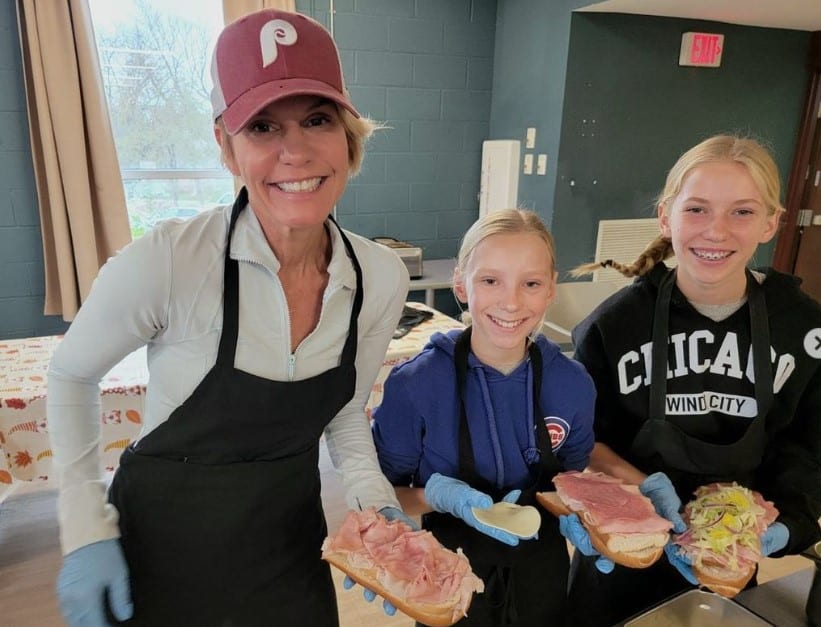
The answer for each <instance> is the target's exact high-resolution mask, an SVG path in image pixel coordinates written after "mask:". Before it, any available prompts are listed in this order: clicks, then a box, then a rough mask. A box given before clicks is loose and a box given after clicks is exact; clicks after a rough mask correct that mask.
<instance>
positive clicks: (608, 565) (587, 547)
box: [559, 514, 616, 575]
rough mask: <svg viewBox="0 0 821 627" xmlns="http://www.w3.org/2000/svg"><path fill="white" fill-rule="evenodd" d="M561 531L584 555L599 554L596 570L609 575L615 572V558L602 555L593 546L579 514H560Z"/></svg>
mask: <svg viewBox="0 0 821 627" xmlns="http://www.w3.org/2000/svg"><path fill="white" fill-rule="evenodd" d="M559 532H560V533H561V534H562V535H563V536H564V537H565V538H567V539H568V540H569V541H570V544H572V545H573V546H575V547H576V549H577V550H579V551H581V553H582V555H587V556H589V557H592V556H593V555H598V556H599V559H597V560H596V570H598V571H599V572H601V573H604V574H605V575H607V574H608V573H612V572H613V568H615V566H616V564H615V563H614V562H613V560H610V559H607V558H606V557H602V556H601V553H599V552H598V551H597V550H596V549H594V548H593V543H592V542H591V541H590V534H589V533H587V529H585V528H584V525H582V521H580V520H579V516H578V514H568V515H567V516H559Z"/></svg>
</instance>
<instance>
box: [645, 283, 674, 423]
mask: <svg viewBox="0 0 821 627" xmlns="http://www.w3.org/2000/svg"><path fill="white" fill-rule="evenodd" d="M675 278H676V271H675V270H673V271H671V272H668V273H667V276H665V277H664V279H662V282H661V285H659V291H658V296H657V297H656V311H655V313H654V316H653V364H652V378H651V379H650V420H664V417H665V415H666V413H667V409H666V407H665V400H666V397H667V350H668V349H667V344H668V341H667V335H668V333H669V327H670V300H671V299H672V295H673V286H674V285H675V283H676V281H675Z"/></svg>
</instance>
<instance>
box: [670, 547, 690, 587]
mask: <svg viewBox="0 0 821 627" xmlns="http://www.w3.org/2000/svg"><path fill="white" fill-rule="evenodd" d="M664 553H665V554H666V555H667V561H668V562H670V563H671V564H672V565H673V566H675V568H676V570H677V571H678V572H679V573H681V576H682V577H684V578H685V579H686V580H687V581H689V582H690V583H691V584H693V585H694V586H697V585H698V579H696V576H695V575H694V574H693V561H692V560H691V559H690V558H689V557H688V556H687V555H686V554H685V553H684V550H683V549H682V548H681V547H680V546H679V545H677V544H673V543H672V542H668V543H667V544H666V545H664Z"/></svg>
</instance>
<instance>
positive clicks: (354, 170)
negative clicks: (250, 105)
mask: <svg viewBox="0 0 821 627" xmlns="http://www.w3.org/2000/svg"><path fill="white" fill-rule="evenodd" d="M332 104H333V105H334V106H335V107H336V110H337V111H338V112H339V119H340V120H341V122H342V126H343V128H344V129H345V138H346V139H347V140H348V165H349V168H350V169H349V171H348V174H349V176H350V177H351V178H353V177H354V176H356V175H357V174H359V170H360V169H361V167H362V161H363V160H364V158H365V142H366V141H367V139H368V138H369V137H370V136H371V134H372V133H373V132H374V131H375V130H378V129H381V128H384V127H383V126H382V125H381V124H379V123H378V122H375V121H373V120H371V119H370V118H366V117H364V116H363V117H360V118H357V117H355V116H354V115H353V114H352V113H351V112H350V111H348V110H347V109H344V108H342V107H340V106H338V105H337V104H336V103H332ZM214 123H215V124H216V125H217V126H219V127H220V130H221V131H222V136H223V137H224V138H225V139H224V140H223V142H222V146H221V147H220V152H221V155H222V162H223V163H225V162H226V161H227V160H228V159H229V158H230V157H231V156H232V155H233V146H232V144H231V136H230V135H229V134H228V131H227V129H226V128H225V125H224V124H223V122H222V116H220V117H218V118H217V119H216V121H215V122H214Z"/></svg>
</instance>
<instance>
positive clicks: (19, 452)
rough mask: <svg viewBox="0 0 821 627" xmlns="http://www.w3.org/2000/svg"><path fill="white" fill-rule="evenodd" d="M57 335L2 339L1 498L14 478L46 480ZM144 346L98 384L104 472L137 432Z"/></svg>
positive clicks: (143, 386) (142, 394)
mask: <svg viewBox="0 0 821 627" xmlns="http://www.w3.org/2000/svg"><path fill="white" fill-rule="evenodd" d="M62 339H63V338H62V336H61V335H51V336H44V337H33V338H26V339H22V340H0V500H2V498H3V493H4V492H7V491H8V490H9V488H10V487H11V486H12V484H13V483H14V481H15V480H22V481H47V480H48V479H49V476H50V475H51V474H52V470H51V457H52V451H51V443H50V441H49V437H48V423H47V421H46V377H47V372H48V364H49V361H50V360H51V356H52V354H53V353H54V350H55V349H56V348H57V345H58V344H59V343H60V341H61V340H62ZM145 355H146V351H145V347H143V348H140V349H139V350H137V351H134V352H133V353H131V354H130V355H128V356H127V357H126V358H125V359H123V360H122V361H121V362H120V363H118V364H117V365H116V366H114V368H112V369H111V370H110V371H109V372H108V373H107V374H106V375H105V376H104V377H103V379H102V381H101V382H100V393H101V397H100V398H101V405H102V413H101V416H100V420H101V421H102V424H103V429H102V438H101V441H100V446H101V451H102V462H103V465H104V467H105V468H106V470H114V468H116V466H117V464H118V462H119V458H120V454H121V453H122V451H123V449H124V448H125V447H126V446H128V444H129V443H130V442H131V440H132V439H133V438H134V437H135V436H136V435H137V433H139V429H140V426H141V425H142V415H143V411H144V409H145V403H144V400H145V391H146V383H147V381H148V367H147V366H146V359H145Z"/></svg>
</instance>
